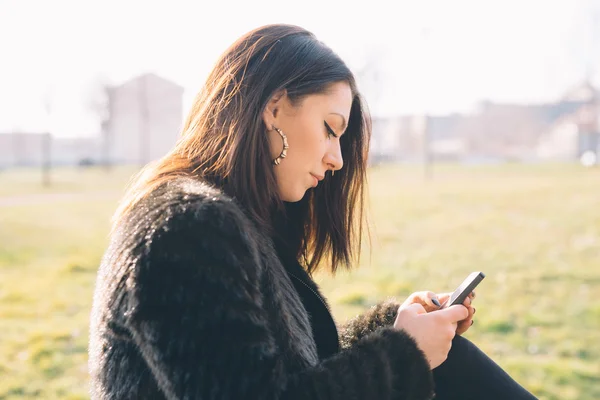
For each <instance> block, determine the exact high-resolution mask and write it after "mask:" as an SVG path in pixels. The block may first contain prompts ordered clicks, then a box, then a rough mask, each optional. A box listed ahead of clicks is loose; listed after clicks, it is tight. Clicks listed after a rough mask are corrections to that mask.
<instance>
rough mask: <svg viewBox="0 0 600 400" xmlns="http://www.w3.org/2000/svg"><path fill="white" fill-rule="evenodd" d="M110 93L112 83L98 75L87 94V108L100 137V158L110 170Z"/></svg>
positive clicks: (107, 169)
mask: <svg viewBox="0 0 600 400" xmlns="http://www.w3.org/2000/svg"><path fill="white" fill-rule="evenodd" d="M111 94H112V85H111V83H110V81H109V80H108V79H107V78H106V77H105V76H104V75H98V76H97V77H96V78H95V79H94V81H93V82H92V84H91V87H90V90H89V91H88V95H87V108H88V110H89V111H90V113H91V114H92V116H93V117H94V118H95V120H96V122H97V124H98V129H99V131H100V135H101V138H102V159H103V164H104V168H105V169H106V171H107V172H108V171H110V170H111V164H112V159H111V149H112V137H111V126H110V123H111Z"/></svg>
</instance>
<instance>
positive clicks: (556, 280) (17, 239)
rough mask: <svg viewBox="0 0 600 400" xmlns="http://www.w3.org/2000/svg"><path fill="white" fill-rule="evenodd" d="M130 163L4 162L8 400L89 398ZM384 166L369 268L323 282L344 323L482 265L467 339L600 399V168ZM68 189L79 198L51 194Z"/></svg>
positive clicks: (525, 378)
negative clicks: (116, 214) (113, 219)
mask: <svg viewBox="0 0 600 400" xmlns="http://www.w3.org/2000/svg"><path fill="white" fill-rule="evenodd" d="M132 172H133V170H120V169H119V170H115V171H113V172H112V173H111V174H106V173H105V172H104V171H101V170H95V169H87V170H68V169H65V170H60V171H58V172H57V173H55V174H54V176H53V180H54V182H55V186H54V187H51V188H46V189H42V188H41V187H40V186H39V180H40V178H39V174H38V173H37V171H16V172H7V171H3V172H0V321H2V323H1V326H2V329H1V333H0V376H1V377H2V378H1V379H0V399H2V400H5V399H32V398H43V399H85V398H88V397H89V396H88V394H87V366H86V359H87V355H86V347H87V338H88V317H89V310H90V305H91V300H92V298H91V297H92V290H93V283H94V279H95V272H96V268H97V266H98V263H99V261H100V257H101V255H102V252H103V251H104V248H105V246H106V243H107V232H108V228H109V218H110V216H111V214H112V212H113V211H114V209H115V207H116V205H117V202H118V200H119V197H120V195H121V194H122V192H123V187H124V185H125V183H126V182H127V180H128V179H129V177H130V175H131V173H132ZM370 175H371V176H370V178H371V183H370V192H371V197H370V205H371V208H370V209H371V223H372V226H373V231H372V233H373V242H372V246H371V248H367V246H365V251H364V253H363V258H362V261H361V265H360V268H357V269H355V270H354V271H352V272H350V273H347V272H343V273H339V274H338V276H337V277H335V279H333V278H331V277H329V276H327V275H324V274H323V275H319V276H318V277H317V279H318V281H319V282H320V284H321V286H322V288H323V291H324V292H325V294H326V295H327V296H328V298H329V300H330V302H331V303H332V308H333V311H334V314H335V317H336V319H337V320H338V322H342V321H343V320H345V319H346V318H349V317H352V316H353V315H355V314H356V313H359V312H360V311H362V310H364V309H365V308H366V307H369V306H370V305H372V304H374V303H375V302H377V301H379V300H382V299H384V298H387V297H390V296H395V297H397V298H399V299H402V298H403V297H405V296H406V295H408V294H410V293H411V292H413V291H417V290H433V291H437V292H443V291H451V290H453V289H454V287H455V286H456V285H457V284H459V283H460V282H461V281H462V279H463V278H464V277H465V276H466V275H467V274H468V273H469V272H471V271H473V270H482V271H484V272H485V273H486V274H487V278H486V279H485V280H484V281H483V283H482V284H481V285H480V287H479V288H478V290H477V294H478V296H477V299H476V304H475V305H476V307H477V314H476V322H475V324H474V325H473V327H472V328H471V330H470V331H469V332H468V333H467V334H466V336H467V337H468V338H470V339H471V340H473V341H474V342H475V343H477V345H478V346H480V347H481V348H482V349H483V350H484V351H486V352H487V353H488V354H489V355H490V356H491V357H492V358H493V359H495V360H496V361H497V362H498V363H499V364H500V365H501V366H502V367H504V368H505V369H506V370H508V371H509V373H510V374H511V375H513V376H514V377H515V378H516V379H517V380H518V381H519V382H521V383H522V384H523V385H524V386H526V387H527V388H529V389H530V390H532V391H533V392H534V393H535V394H536V395H537V396H538V397H539V398H541V399H556V400H558V399H560V400H568V399H578V400H591V399H597V398H600V362H599V361H598V360H600V334H599V333H598V332H600V296H599V294H600V169H582V168H580V167H578V166H575V165H573V166H569V165H531V166H523V165H504V166H485V167H458V166H442V167H438V168H436V169H435V174H434V179H433V180H430V181H424V180H423V179H422V172H421V170H420V169H419V168H417V167H378V168H373V169H372V170H371V171H370ZM63 192H65V193H81V194H80V195H78V196H73V197H69V196H66V197H59V198H51V201H49V199H50V198H49V197H48V194H52V193H63ZM40 193H42V194H41V195H40ZM9 198H10V199H12V200H11V201H8V202H7V201H6V199H9ZM15 199H16V200H15ZM21 200H22V201H21ZM3 201H4V205H2V204H3ZM369 253H370V254H369Z"/></svg>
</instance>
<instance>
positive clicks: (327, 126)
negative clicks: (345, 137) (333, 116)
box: [323, 121, 339, 138]
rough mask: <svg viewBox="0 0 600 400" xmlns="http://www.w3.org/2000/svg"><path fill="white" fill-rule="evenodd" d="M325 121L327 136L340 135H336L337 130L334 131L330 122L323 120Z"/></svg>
mask: <svg viewBox="0 0 600 400" xmlns="http://www.w3.org/2000/svg"><path fill="white" fill-rule="evenodd" d="M323 123H324V124H325V129H326V130H327V136H328V137H332V136H333V137H335V138H337V137H339V135H336V134H335V132H334V131H333V129H331V127H330V126H329V124H328V123H327V122H325V121H323Z"/></svg>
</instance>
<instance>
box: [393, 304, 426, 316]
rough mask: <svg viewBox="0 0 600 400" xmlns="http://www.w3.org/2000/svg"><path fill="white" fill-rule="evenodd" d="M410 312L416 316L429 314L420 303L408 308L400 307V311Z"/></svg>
mask: <svg viewBox="0 0 600 400" xmlns="http://www.w3.org/2000/svg"><path fill="white" fill-rule="evenodd" d="M402 310H405V311H408V312H411V313H414V314H427V311H426V310H425V308H424V307H423V306H422V305H421V304H419V303H412V304H409V305H407V306H400V308H399V309H398V311H402Z"/></svg>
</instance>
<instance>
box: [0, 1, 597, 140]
mask: <svg viewBox="0 0 600 400" xmlns="http://www.w3.org/2000/svg"><path fill="white" fill-rule="evenodd" d="M392 4H393V7H392ZM593 10H600V0H551V1H548V0H545V1H544V0H501V1H498V0H453V1H447V0H414V1H405V0H396V1H394V2H390V1H388V0H386V1H384V0H369V1H362V2H353V1H351V0H345V1H337V0H335V1H334V0H330V1H325V0H318V1H317V0H302V1H295V2H294V1H283V0H278V1H271V0H269V1H265V0H254V1H237V0H228V1H206V0H204V1H203V0H194V1H182V0H168V1H165V0H160V1H159V0H155V1H134V0H129V1H128V0H102V1H92V0H72V1H68V0H53V1H48V0H38V1H34V0H0V132H2V131H12V130H22V131H45V130H50V131H51V132H52V133H54V134H56V135H60V136H75V135H89V134H93V133H95V132H97V130H98V123H97V119H96V117H95V116H94V113H93V112H92V111H91V108H90V106H89V103H90V99H91V98H92V93H93V92H94V88H95V87H96V86H95V85H96V83H97V82H99V81H101V80H105V81H108V82H110V83H115V84H118V83H121V82H123V81H125V80H127V79H129V78H131V77H133V76H135V75H137V74H139V73H143V72H154V73H157V74H159V75H161V76H164V77H165V78H168V79H171V80H173V81H175V82H177V83H179V84H180V85H182V86H184V87H185V90H186V94H185V99H184V106H185V108H186V110H187V107H189V104H190V101H191V99H192V98H193V96H194V95H195V93H196V92H197V91H198V90H199V89H200V87H201V86H202V84H203V83H204V79H205V78H206V75H207V74H208V72H209V71H210V69H211V67H212V65H213V64H214V62H215V61H216V59H217V57H218V56H219V55H220V54H221V53H222V52H223V51H224V50H225V49H226V48H227V47H228V46H229V44H231V43H232V42H233V41H235V40H236V39H237V38H238V37H239V36H241V35H242V34H244V33H245V32H247V31H249V30H251V29H253V28H256V27H258V26H261V25H264V24H268V23H279V22H281V23H291V24H296V25H300V26H302V27H304V28H307V29H308V30H311V31H312V32H313V33H315V34H316V35H317V37H318V38H319V39H320V40H322V41H323V42H325V43H326V44H327V45H329V46H330V47H331V48H332V49H333V50H334V51H336V52H337V53H338V54H339V55H340V56H341V57H342V58H343V59H344V60H345V61H346V62H347V63H348V65H349V66H350V68H351V69H353V70H354V71H356V72H357V73H358V74H359V88H360V89H361V90H362V91H363V92H364V94H365V96H366V98H367V101H368V103H369V107H370V109H371V112H372V113H373V114H374V115H382V116H386V115H398V114H408V113H425V112H426V113H436V114H442V113H451V112H466V111H469V110H471V109H473V107H474V106H475V105H476V104H477V103H478V102H479V101H481V100H484V99H486V100H492V101H502V102H509V101H510V102H519V103H531V102H544V101H553V100H555V99H557V98H559V97H560V96H561V94H563V93H564V92H565V91H566V90H568V89H569V88H570V87H572V86H574V85H576V84H577V83H579V82H581V80H582V79H583V78H584V76H585V73H586V67H587V66H589V65H596V66H597V70H596V72H600V28H598V29H596V30H595V31H594V29H593V28H592V23H591V22H592V20H593V19H592V18H593V17H592V16H593V15H595V14H593V13H592V11H593ZM599 12H600V11H599ZM597 18H598V25H600V14H598V17H597ZM594 35H595V36H594ZM594 37H595V38H596V40H594V39H593V38H594ZM360 71H369V73H368V74H367V73H359V72H360ZM599 78H600V73H596V74H595V75H594V79H595V82H597V83H600V82H599V80H600V79H599ZM46 105H48V107H46Z"/></svg>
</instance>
